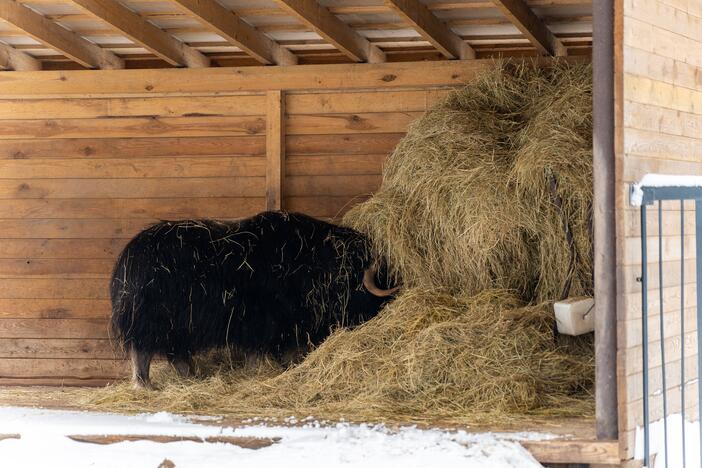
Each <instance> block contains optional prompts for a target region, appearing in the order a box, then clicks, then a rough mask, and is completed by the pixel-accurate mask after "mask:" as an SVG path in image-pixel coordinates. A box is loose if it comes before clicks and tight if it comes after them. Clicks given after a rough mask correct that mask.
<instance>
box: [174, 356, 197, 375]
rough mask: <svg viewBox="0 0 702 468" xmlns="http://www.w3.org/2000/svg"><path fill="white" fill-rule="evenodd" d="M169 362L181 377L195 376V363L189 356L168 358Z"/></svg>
mask: <svg viewBox="0 0 702 468" xmlns="http://www.w3.org/2000/svg"><path fill="white" fill-rule="evenodd" d="M168 362H170V363H171V365H172V366H173V368H174V369H175V370H176V372H178V375H179V376H181V377H190V376H191V375H193V361H192V359H190V357H188V356H168Z"/></svg>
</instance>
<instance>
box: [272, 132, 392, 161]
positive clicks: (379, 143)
mask: <svg viewBox="0 0 702 468" xmlns="http://www.w3.org/2000/svg"><path fill="white" fill-rule="evenodd" d="M403 135H404V133H356V134H353V133H350V134H340V135H288V136H286V138H285V154H286V156H287V157H291V156H296V155H310V154H336V155H350V154H359V155H363V154H390V153H391V152H392V151H393V150H394V149H395V146H396V145H397V143H398V142H399V141H400V139H401V138H402V136H403Z"/></svg>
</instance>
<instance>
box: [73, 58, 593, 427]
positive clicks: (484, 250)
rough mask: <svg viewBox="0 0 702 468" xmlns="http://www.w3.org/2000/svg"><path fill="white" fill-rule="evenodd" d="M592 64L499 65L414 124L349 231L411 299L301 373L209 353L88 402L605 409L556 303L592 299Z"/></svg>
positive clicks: (329, 343)
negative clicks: (152, 386) (195, 366)
mask: <svg viewBox="0 0 702 468" xmlns="http://www.w3.org/2000/svg"><path fill="white" fill-rule="evenodd" d="M591 91H592V89H591V69H590V67H589V66H586V65H569V64H566V63H561V64H557V65H555V66H553V67H550V68H539V67H536V66H532V65H528V64H527V65H524V64H521V65H515V64H512V63H509V62H505V63H497V64H496V66H495V68H494V69H492V70H490V71H488V72H486V73H484V74H483V75H481V76H479V77H477V78H476V79H475V80H473V81H472V82H471V83H470V84H469V85H468V86H466V87H465V88H463V89H461V90H458V91H456V92H454V93H452V94H451V95H450V96H449V97H448V98H447V99H446V100H444V101H443V102H441V103H439V104H438V105H436V106H435V107H434V108H433V109H431V110H430V111H428V112H427V113H426V114H425V115H424V116H423V117H422V118H420V119H419V120H418V121H417V122H415V123H414V124H413V125H412V126H411V128H410V129H409V131H408V133H407V136H406V137H405V138H404V139H403V140H402V142H401V143H400V144H399V145H398V147H397V148H396V150H395V151H394V153H393V154H392V156H391V157H390V158H389V160H388V162H387V165H386V167H385V171H384V174H383V183H382V187H381V189H380V190H379V191H378V193H376V194H375V195H374V196H373V198H371V199H370V200H368V201H367V202H365V203H363V204H361V205H358V206H357V207H355V208H354V209H352V210H351V211H350V212H349V213H348V215H347V216H346V218H345V220H344V221H345V223H347V224H349V225H351V226H353V227H355V228H356V229H358V230H360V231H362V232H364V233H366V234H367V235H368V236H369V237H370V238H371V239H372V241H373V244H374V248H375V250H376V251H377V252H378V253H380V254H382V255H384V256H385V257H386V258H387V259H388V263H389V265H390V266H391V268H392V273H393V274H394V275H395V276H396V277H397V278H398V279H401V281H402V283H403V285H404V288H403V292H402V293H401V294H400V295H399V297H397V299H396V300H395V301H393V302H392V303H391V304H389V305H388V306H387V307H386V308H385V309H384V310H383V311H382V312H381V313H380V315H379V316H378V317H376V318H375V319H373V320H371V321H369V322H367V323H365V324H364V325H362V326H360V327H357V328H356V329H353V330H348V329H341V330H338V331H336V332H335V333H334V334H333V335H332V336H331V337H330V338H329V339H327V340H326V341H325V342H324V343H323V344H322V345H321V346H320V347H319V348H318V349H316V350H315V351H314V352H312V353H311V354H310V355H309V356H308V357H307V358H306V359H305V360H304V361H303V362H302V363H301V364H299V365H298V366H295V367H291V368H289V369H287V370H282V369H280V368H278V367H277V366H275V365H274V364H271V363H270V362H269V363H268V364H266V365H262V366H259V367H257V368H255V369H240V368H235V367H234V368H233V367H232V366H231V363H230V362H229V361H228V360H227V359H221V354H220V359H219V360H216V359H215V360H212V359H210V360H209V361H202V360H201V361H200V365H201V369H200V375H199V378H197V379H192V380H182V379H179V378H177V377H176V376H175V374H174V373H173V372H172V371H170V370H168V369H162V370H161V371H160V372H158V373H157V375H156V376H155V379H154V380H155V382H156V385H157V386H159V387H160V389H161V390H160V391H143V390H141V391H140V390H132V389H131V388H130V386H129V385H128V384H127V383H122V384H117V385H113V386H109V387H107V388H106V389H101V390H98V391H91V392H87V393H85V394H84V395H83V399H82V401H83V402H84V403H85V404H86V405H87V406H89V407H95V408H100V409H105V408H109V409H116V410H124V411H144V410H158V409H161V410H171V411H181V412H198V413H224V414H232V415H237V416H256V415H258V416H262V415H266V416H281V415H289V414H297V415H302V416H306V415H308V414H312V415H315V416H317V417H325V418H339V417H345V418H347V419H356V420H360V419H365V420H369V419H370V420H385V421H433V422H437V421H441V422H460V423H465V422H469V423H476V422H486V421H496V420H500V421H504V420H508V419H511V418H519V417H524V416H525V415H530V416H534V415H570V416H576V415H586V414H590V413H591V411H592V401H591V400H592V398H591V391H592V384H593V378H594V377H593V370H594V363H593V355H592V340H591V337H585V338H578V339H567V338H564V337H558V336H556V335H555V334H554V332H553V328H554V321H553V317H552V312H551V311H550V302H552V301H554V300H557V299H559V298H561V297H562V296H564V295H580V294H591V289H592V254H591V240H590V239H591V235H590V225H591V222H590V218H591V216H590V207H591V198H592V188H591V180H592V176H591V172H592V169H591V165H592V141H591V124H592V122H591V119H592V110H591Z"/></svg>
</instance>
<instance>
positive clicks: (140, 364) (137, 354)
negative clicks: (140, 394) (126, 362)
mask: <svg viewBox="0 0 702 468" xmlns="http://www.w3.org/2000/svg"><path fill="white" fill-rule="evenodd" d="M129 357H130V358H131V359H132V384H133V385H134V388H146V389H152V388H153V386H152V385H151V380H150V379H149V368H150V367H151V359H152V358H153V354H152V353H147V352H144V351H137V350H136V349H134V347H133V346H132V347H131V348H130V349H129Z"/></svg>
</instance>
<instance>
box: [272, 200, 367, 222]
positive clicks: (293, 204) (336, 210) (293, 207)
mask: <svg viewBox="0 0 702 468" xmlns="http://www.w3.org/2000/svg"><path fill="white" fill-rule="evenodd" d="M367 199H368V196H367V195H358V196H341V197H324V196H314V197H286V198H285V199H284V201H283V207H284V208H285V209H286V210H290V211H299V212H302V213H306V214H308V215H310V216H314V217H317V218H339V217H341V216H343V215H344V214H345V213H346V212H347V211H348V210H350V209H351V208H353V207H354V206H356V205H357V204H358V203H362V202H364V201H365V200H367Z"/></svg>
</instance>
